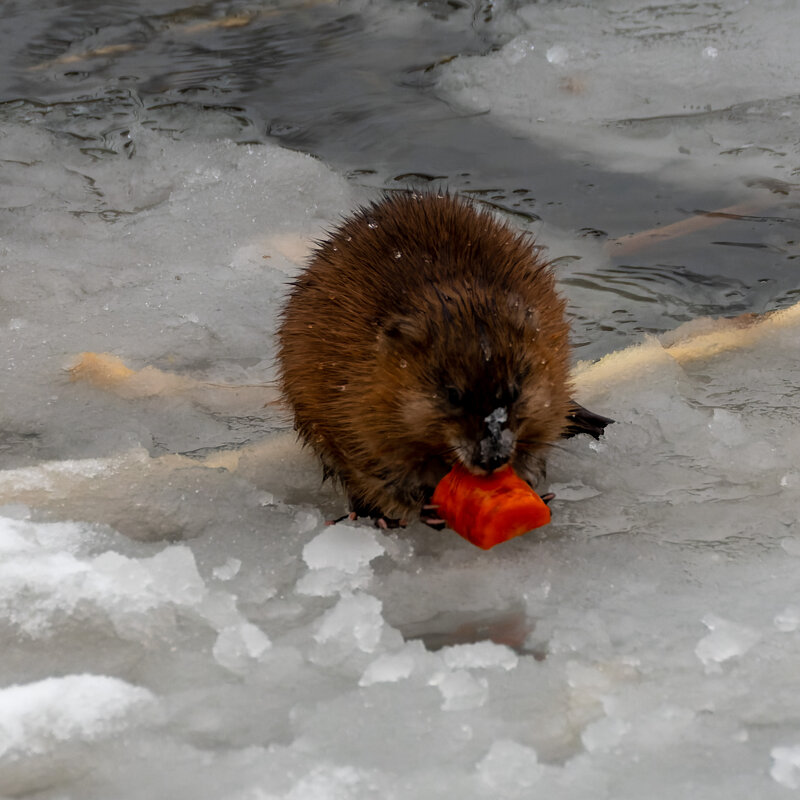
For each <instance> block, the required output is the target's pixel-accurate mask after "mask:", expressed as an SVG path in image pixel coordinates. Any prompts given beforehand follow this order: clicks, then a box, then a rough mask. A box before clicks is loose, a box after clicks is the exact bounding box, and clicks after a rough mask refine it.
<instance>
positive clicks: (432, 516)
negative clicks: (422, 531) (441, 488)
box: [419, 503, 447, 531]
mask: <svg viewBox="0 0 800 800" xmlns="http://www.w3.org/2000/svg"><path fill="white" fill-rule="evenodd" d="M438 509H439V506H438V505H436V504H435V503H426V504H425V505H424V506H422V511H421V512H420V515H419V519H420V522H424V523H425V524H426V525H427V526H428V527H429V528H433V529H434V530H435V531H441V530H444V529H445V528H446V527H447V522H445V520H443V519H442V518H441V517H440V516H439V515H438V514H437V513H436V512H437V510H438Z"/></svg>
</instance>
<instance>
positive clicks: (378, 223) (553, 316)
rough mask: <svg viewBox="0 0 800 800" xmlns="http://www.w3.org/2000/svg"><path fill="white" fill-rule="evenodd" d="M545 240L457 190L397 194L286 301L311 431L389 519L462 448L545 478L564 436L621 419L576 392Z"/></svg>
mask: <svg viewBox="0 0 800 800" xmlns="http://www.w3.org/2000/svg"><path fill="white" fill-rule="evenodd" d="M564 312H565V302H564V300H563V299H562V298H561V297H560V296H559V294H558V293H557V291H556V286H555V280H554V277H553V273H552V270H551V268H550V266H549V264H548V263H547V261H546V260H544V259H543V258H542V257H541V256H540V254H539V250H538V248H537V247H536V246H535V245H534V243H533V241H532V240H531V238H530V237H529V236H527V235H525V234H522V233H518V232H515V231H514V230H512V229H511V228H510V227H509V226H508V225H507V224H505V223H504V222H501V221H499V220H498V219H497V218H496V217H495V216H494V214H493V213H492V212H490V211H488V210H486V209H483V208H480V207H478V206H476V205H475V204H474V203H473V202H471V201H469V200H467V199H465V198H463V197H459V196H454V195H450V194H434V193H422V194H420V193H414V192H403V193H400V192H398V193H394V194H391V195H387V196H385V197H383V198H382V199H381V200H380V201H378V202H375V203H373V204H371V205H370V206H368V207H363V208H360V209H359V210H358V211H356V212H355V214H354V215H353V216H351V217H350V218H348V219H346V220H345V221H344V222H343V223H342V224H341V225H340V226H339V227H338V228H337V229H336V230H334V231H333V232H332V233H331V234H330V235H329V237H328V238H327V239H326V240H324V241H322V242H318V243H317V247H316V249H315V251H314V253H313V254H312V256H311V259H310V262H309V264H308V266H307V267H306V269H305V271H304V272H303V273H302V274H301V275H300V276H299V278H298V279H297V280H296V281H295V282H294V284H293V288H292V289H291V291H290V293H289V298H288V302H287V303H286V306H285V308H284V310H283V312H282V319H281V325H280V329H279V334H278V335H279V352H278V362H279V370H280V377H281V382H282V391H283V395H284V397H285V399H286V401H287V402H288V404H289V405H290V406H291V408H292V410H293V412H294V418H295V427H296V429H297V431H298V433H299V436H300V437H301V439H302V440H303V441H304V442H305V443H307V444H308V445H309V446H310V447H311V448H313V450H314V451H315V452H316V453H317V455H318V456H319V458H320V460H321V461H322V465H323V471H324V474H325V476H326V477H333V478H336V479H338V480H339V481H340V482H341V484H342V485H343V487H344V489H345V490H346V492H347V494H348V497H349V502H350V509H351V512H352V513H351V516H353V517H355V516H371V517H373V518H375V519H376V520H378V522H379V523H380V524H382V525H386V524H388V523H391V522H393V521H394V522H396V521H397V520H398V519H400V520H402V522H401V524H404V522H405V518H406V517H408V516H409V515H411V514H414V513H420V514H421V516H422V518H423V521H428V522H440V521H439V520H434V519H432V518H431V516H433V517H435V514H433V515H430V514H428V515H426V514H425V513H423V512H422V510H423V508H424V507H425V506H426V504H427V503H429V502H430V497H431V495H432V493H433V490H434V488H435V487H436V485H437V483H438V482H439V480H440V479H441V478H442V477H443V476H444V475H445V474H446V473H447V472H448V470H449V469H450V468H451V467H452V465H453V463H454V462H455V461H456V460H459V461H461V462H463V464H464V465H465V466H466V467H468V468H469V469H470V470H472V471H474V472H476V473H490V472H492V471H493V470H495V469H497V468H498V467H500V466H502V465H504V464H506V463H507V462H511V464H512V466H513V467H514V469H515V470H516V471H517V473H518V474H519V475H520V476H521V477H523V478H524V479H526V480H527V481H528V482H529V483H530V484H531V485H532V486H534V487H535V486H536V483H537V481H539V480H540V478H541V476H542V475H543V472H544V466H545V454H546V453H547V450H548V448H549V447H551V446H552V444H553V443H554V442H555V441H557V440H558V439H559V438H560V437H563V436H571V435H574V434H575V433H581V432H586V433H589V434H590V435H592V436H595V437H597V436H599V435H600V433H602V431H603V428H604V426H605V424H606V423H607V422H609V421H610V420H608V419H606V418H605V417H600V416H597V415H594V414H591V413H590V412H588V411H586V410H585V409H583V408H581V407H580V406H578V405H577V404H575V403H574V402H573V401H571V400H570V391H571V389H570V378H569V372H570V346H569V325H568V323H567V321H566V319H565V313H564Z"/></svg>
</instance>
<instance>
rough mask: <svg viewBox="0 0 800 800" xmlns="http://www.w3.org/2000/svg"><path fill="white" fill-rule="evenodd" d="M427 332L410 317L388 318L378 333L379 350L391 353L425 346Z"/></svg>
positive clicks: (397, 316)
mask: <svg viewBox="0 0 800 800" xmlns="http://www.w3.org/2000/svg"><path fill="white" fill-rule="evenodd" d="M424 337H425V331H424V330H421V329H420V326H419V323H418V322H416V321H415V320H413V319H411V318H410V317H405V316H402V315H399V314H398V315H395V316H392V317H387V318H386V320H385V321H384V322H383V324H382V325H381V329H380V331H379V333H378V349H379V350H382V351H385V352H390V351H392V350H397V349H398V348H402V349H407V348H409V347H418V346H420V345H422V344H424Z"/></svg>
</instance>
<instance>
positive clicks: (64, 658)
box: [0, 4, 800, 800]
mask: <svg viewBox="0 0 800 800" xmlns="http://www.w3.org/2000/svg"><path fill="white" fill-rule="evenodd" d="M536 8H538V6H537V7H536ZM542 8H545V9H548V13H556V12H558V10H559V9H561V12H559V13H567V11H568V7H565V6H563V4H549V5H547V6H543V7H542ZM615 8H619V6H618V5H617V6H615ZM737 8H738V7H737ZM564 9H566V10H564ZM784 10H786V13H790V12H791V8H788V7H787V8H786V9H784ZM584 11H585V9H584ZM520 13H523V12H520ZM524 13H525V14H533V13H534V7H531V8H529V9H528V10H527V11H524ZM708 13H709V14H710V13H711V11H710V10H709V11H708ZM738 13H742V14H745V13H747V12H746V9H744V6H743V7H742V9H739V11H738ZM665 19H666V23H665V24H667V23H670V24H671V23H672V22H674V21H675V20H674V18H671V17H669V16H667V17H666V18H665ZM726 19H727V17H726ZM743 19H746V20H749V19H750V18H749V16H748V17H745V18H743ZM634 21H635V20H634ZM723 21H724V20H723ZM753 22H754V24H756V23H758V21H757V20H755V19H754V20H753ZM648 24H650V23H648ZM777 27H780V26H777ZM788 27H789V26H787V28H788ZM757 30H758V28H757ZM709 35H710V34H709ZM776 35H782V33H781V32H780V31H778V32H777V33H776ZM704 36H705V34H704ZM698 38H702V39H703V41H702V42H698V46H699V44H702V45H703V48H705V47H710V46H715V47H717V48H718V50H719V52H720V55H719V56H718V58H722V55H721V54H722V53H723V48H722V47H721V46H720V44H721V43H719V42H717V41H716V39H714V38H713V37H712V38H710V39H708V40H707V39H706V38H703V37H700V36H699V35H698ZM666 41H670V40H669V39H668V37H667V39H666ZM681 41H683V40H681ZM673 44H674V45H675V47H676V48H677V47H678V44H676V43H675V42H673ZM558 46H559V41H558V40H555V41H554V42H553V43H552V44H548V49H547V51H546V52H549V51H550V48H554V47H558ZM560 46H562V47H563V48H565V49H566V52H567V56H568V57H567V58H566V60H564V53H563V52H562V51H561V50H558V49H556V50H554V51H553V52H552V53H551V55H552V58H551V59H550V60H549V61H548V62H547V63H548V64H550V65H551V66H552V67H553V68H556V67H558V68H561V67H564V66H567V65H569V64H570V63H571V62H570V59H572V58H573V55H572V50H571V45H570V42H569V41H566V42H564V43H563V44H562V45H560ZM598 46H599V45H598ZM681 47H682V45H681ZM538 50H539V45H538V44H537V49H536V50H534V52H538ZM701 54H702V48H701ZM506 55H507V54H506ZM523 56H524V58H523V59H521V60H520V61H521V62H524V59H525V58H527V57H528V55H527V54H523ZM500 57H504V56H503V51H500V53H499V54H498V55H496V56H489V57H487V58H486V59H485V71H486V73H485V74H486V75H488V76H490V75H491V74H492V69H493V63H494V59H497V58H500ZM701 57H702V56H701ZM676 59H677V56H676ZM476 66H477V65H476ZM753 80H755V78H754V79H753ZM754 91H755V90H754ZM496 95H499V92H497V93H496ZM759 96H761V97H764V93H763V92H761V94H760V95H759ZM772 96H773V95H770V97H772ZM731 102H732V101H731ZM20 113H21V112H17V113H15V115H14V119H13V120H12V121H10V122H8V121H7V122H6V123H5V124H4V126H3V128H2V133H0V151H1V152H2V159H3V162H2V168H3V172H2V176H3V182H4V184H3V192H2V194H0V237H1V239H0V269H2V271H1V272H0V315H1V316H0V326H2V328H3V330H4V336H3V337H2V340H0V347H2V350H3V361H2V365H3V370H4V372H3V378H2V382H0V390H1V391H2V403H1V404H0V409H1V412H0V413H2V424H0V457H2V470H1V471H0V505H1V506H2V509H0V511H2V520H0V652H2V658H0V795H5V796H11V795H13V796H18V795H24V794H28V795H33V796H36V797H41V798H53V799H54V800H55V798H64V797H80V798H87V799H88V800H92V798H98V800H100V798H107V797H110V796H113V797H119V798H152V797H161V796H170V797H178V798H184V797H185V798H190V797H191V798H209V800H210V799H211V798H214V799H215V800H217V799H218V798H230V799H231V800H264V799H266V798H269V800H272V799H273V798H283V799H289V800H306V799H307V798H318V797H319V798H337V799H338V798H348V799H349V798H353V799H356V798H358V799H360V798H398V799H400V798H409V799H410V798H442V797H464V798H497V797H502V798H506V797H507V798H514V797H519V798H528V797H531V796H532V795H535V796H542V797H553V798H558V799H559V800H569V799H570V798H576V799H578V798H580V799H581V800H583V799H584V798H598V797H607V798H614V800H626V798H641V797H648V798H675V797H684V796H686V797H693V798H700V799H701V800H706V799H707V798H720V800H721V799H722V798H726V799H727V798H743V799H744V798H753V797H758V798H772V797H775V798H781V797H785V796H787V793H790V790H791V789H796V788H797V787H798V786H800V692H798V680H797V663H798V657H800V638H798V636H799V635H800V601H799V600H798V597H797V579H796V575H797V571H798V567H799V566H800V562H798V558H800V527H799V526H798V520H797V508H798V502H799V501H800V496H799V495H800V471H798V469H797V467H796V462H797V460H798V455H799V454H800V438H799V437H798V433H797V415H798V399H797V398H798V384H800V367H798V362H797V358H796V353H797V346H798V338H800V323H798V321H797V318H796V314H795V315H794V316H790V315H787V316H786V317H785V319H784V322H783V324H781V325H777V324H776V325H773V326H771V327H765V328H764V329H763V330H762V331H761V332H760V333H759V334H757V335H753V336H751V337H749V338H746V336H745V334H743V339H742V340H741V341H739V342H738V343H735V344H737V346H735V347H731V348H730V349H727V350H725V349H718V350H715V349H714V348H711V349H709V350H708V351H706V353H705V355H702V354H699V353H698V351H696V350H695V351H693V350H692V349H691V346H689V345H687V346H686V348H684V349H681V341H682V340H681V337H680V335H673V336H671V337H665V338H663V339H662V340H661V341H660V342H659V341H656V340H649V341H647V342H646V343H645V344H644V345H643V346H642V348H641V349H640V350H638V351H633V352H630V353H629V354H628V355H627V356H625V357H623V358H620V359H619V360H616V361H614V360H609V361H607V362H605V363H604V364H601V365H600V366H599V367H597V368H595V369H591V368H586V367H584V368H581V369H580V370H579V373H578V377H577V382H578V387H579V392H578V399H579V400H580V401H581V402H583V403H585V404H586V405H587V406H588V407H589V408H591V409H592V410H595V411H597V412H601V413H606V414H609V415H611V416H613V417H615V418H616V419H617V423H616V424H615V425H614V426H612V427H610V428H609V430H608V434H607V436H606V437H605V438H604V439H603V440H602V441H601V442H599V443H594V442H592V441H591V440H586V439H577V440H570V441H569V442H567V443H566V444H565V446H564V448H563V449H560V450H558V451H557V452H556V453H555V454H554V456H553V458H552V460H551V466H550V470H549V475H548V479H549V483H550V488H552V489H553V490H554V491H556V493H557V498H556V500H555V501H553V503H552V510H553V522H552V523H551V524H550V525H549V526H547V527H546V528H543V529H541V530H539V531H537V532H536V533H535V534H531V535H529V536H526V537H521V538H519V539H515V540H512V541H510V542H508V543H505V544H503V545H501V546H499V547H497V548H495V549H494V550H491V551H488V552H484V551H480V550H478V549H477V548H474V547H472V546H471V545H470V544H468V543H467V542H466V541H464V540H463V539H461V538H460V537H459V536H457V535H455V534H453V533H451V532H447V531H445V532H442V533H434V532H432V531H431V530H429V529H427V528H423V527H421V526H418V525H414V526H412V527H410V528H409V529H408V530H407V531H391V532H379V531H377V530H374V529H372V528H370V527H369V526H367V525H362V524H355V525H353V524H341V525H339V526H335V527H330V526H326V525H325V524H324V522H325V520H326V519H327V518H330V517H332V516H335V515H337V514H338V513H340V512H341V510H342V508H341V501H340V500H339V499H337V496H336V495H335V493H334V492H333V491H332V490H331V489H330V488H329V487H322V488H321V486H320V474H319V471H318V469H317V468H316V466H315V465H314V463H313V462H312V461H311V459H310V458H309V457H308V455H307V454H305V453H302V452H300V451H298V449H297V448H296V446H295V444H294V443H293V440H292V437H291V434H290V433H289V431H288V423H287V420H286V419H285V418H284V417H283V416H282V415H281V414H280V413H279V412H278V411H277V410H276V409H275V408H274V407H273V406H271V405H268V406H266V407H265V403H267V402H268V401H269V400H270V399H271V398H272V395H271V392H270V386H269V382H270V381H271V379H272V378H273V370H272V356H273V344H272V339H271V334H272V331H273V330H274V326H275V322H276V317H275V315H276V311H277V309H278V307H279V305H280V299H281V296H282V293H283V292H284V291H285V287H286V282H287V281H288V280H289V279H290V276H291V275H293V274H294V273H295V272H296V270H297V263H298V261H299V260H302V252H303V241H304V239H305V238H306V237H308V236H317V235H319V233H320V231H321V230H322V229H324V228H325V227H327V226H329V225H330V224H331V223H332V222H333V221H335V220H336V219H337V218H338V216H339V215H340V214H342V213H345V212H346V210H347V209H348V208H350V207H352V205H353V204H354V203H356V202H358V201H360V200H362V199H364V198H365V197H366V196H367V194H366V193H365V192H364V191H363V190H361V189H358V188H355V187H354V186H353V185H352V184H350V183H348V182H346V181H345V180H344V179H343V178H342V177H341V175H340V174H338V173H337V172H336V171H335V170H332V169H330V168H329V167H326V166H325V165H324V164H323V163H321V162H319V161H317V160H314V159H312V158H310V157H307V156H303V155H300V154H297V153H292V152H288V151H285V150H281V149H280V148H278V147H277V146H275V145H268V144H258V145H255V144H254V145H234V144H232V143H231V142H230V141H229V140H228V139H227V138H226V136H227V131H228V129H227V128H226V127H225V125H226V124H227V123H225V124H220V120H219V119H218V118H217V117H216V116H215V115H214V113H213V112H210V111H209V112H205V113H197V114H195V115H189V114H188V112H186V111H183V112H175V113H176V115H177V116H176V119H177V120H178V121H179V122H180V127H181V128H183V129H184V130H188V131H190V133H187V134H184V135H182V136H173V135H170V134H169V133H167V132H158V131H153V130H150V129H149V128H148V127H146V126H142V125H138V126H137V125H136V124H135V122H136V120H135V119H133V120H131V119H127V118H126V119H125V120H124V121H125V122H126V123H129V122H133V123H134V124H132V127H131V129H130V134H129V136H130V141H131V143H132V146H131V147H128V148H125V149H122V150H121V152H122V153H123V155H114V153H113V152H110V151H109V152H100V151H99V150H98V149H96V148H95V145H96V143H97V142H96V139H92V140H91V141H89V142H88V143H87V141H86V140H85V139H78V138H77V137H75V136H73V135H66V134H63V133H51V132H48V131H47V130H46V123H47V121H48V119H47V117H46V116H45V118H44V120H42V117H41V115H40V114H37V115H34V116H33V117H32V119H31V120H30V121H29V122H28V123H27V124H25V123H24V121H23V120H21V119H20V116H19V115H20ZM52 113H53V114H58V113H63V110H62V111H60V110H58V109H54V110H53V112H52ZM181 113H183V114H186V115H187V116H183V117H181V116H180V114H181ZM625 113H632V112H629V111H626V112H625ZM42 121H43V122H44V123H45V124H42ZM737 125H738V122H737V121H736V120H735V119H734V120H733V121H732V124H731V126H730V127H729V128H727V129H726V135H727V136H729V137H730V138H732V139H736V140H737V141H739V142H740V143H741V142H745V141H747V137H745V136H742V135H741V134H740V132H739V131H740V129H739V128H738V127H737ZM52 127H54V128H56V130H58V128H59V126H58V125H55V124H54V125H53V126H52ZM83 132H84V134H86V135H89V134H90V133H92V131H91V130H88V129H84V130H83ZM215 135H216V136H220V137H221V138H220V140H219V141H217V142H214V141H209V140H210V139H213V137H214V136H215ZM590 138H591V137H590ZM592 141H594V140H593V139H592ZM597 143H598V148H600V149H602V148H601V147H600V146H601V145H602V146H605V139H604V137H603V136H600V135H598V138H597ZM128 152H129V153H131V156H130V157H129V158H127V157H125V156H124V153H128ZM790 160H791V156H790V155H787V156H786V157H785V161H780V162H777V163H779V165H782V166H783V167H784V169H783V170H782V171H781V170H779V171H781V174H783V175H784V176H785V173H786V170H787V169H788V168H789V166H788V165H789V164H790ZM754 170H755V171H756V172H757V173H759V174H761V175H762V176H764V175H770V174H772V171H771V170H770V171H769V172H768V171H767V170H766V169H765V168H764V167H763V166H762V167H754ZM727 179H728V178H727V177H726V178H725V180H727ZM583 246H585V247H586V248H587V253H588V254H591V256H592V258H595V259H598V260H600V261H601V263H603V262H602V258H603V256H602V253H601V252H600V250H599V249H592V247H591V243H589V244H588V245H587V244H585V243H584V245H583ZM587 258H588V255H587ZM665 274H666V273H665ZM592 299H596V298H594V295H592V294H591V293H589V292H587V294H586V295H583V296H576V300H575V302H576V303H577V306H576V307H577V309H578V310H579V311H580V312H581V313H585V314H587V315H591V314H593V313H595V311H594V309H593V306H592V302H591V301H592ZM617 301H618V302H619V297H618V298H617ZM630 303H631V307H632V308H634V309H636V308H637V307H636V305H635V301H633V300H631V301H630ZM693 330H694V332H695V333H696V334H698V335H700V334H703V333H708V334H712V335H713V334H715V333H719V335H720V336H722V335H723V333H724V332H723V331H718V329H717V327H716V326H714V325H713V324H704V323H699V324H695V326H694V328H693ZM684 332H686V331H685V330H684ZM689 332H691V331H689ZM631 343H632V342H631ZM607 349H610V348H607ZM84 351H98V352H107V353H111V354H114V355H116V356H119V357H121V358H122V359H123V361H124V364H126V365H127V366H128V367H130V368H131V369H134V370H146V368H148V367H156V368H158V369H159V370H162V372H155V371H153V372H146V371H144V372H138V373H136V376H138V377H137V378H136V379H135V380H134V379H133V378H130V379H124V380H121V381H117V382H115V381H114V380H111V379H107V380H106V382H105V384H103V385H97V383H92V382H91V381H90V380H83V379H82V380H78V381H72V380H70V373H69V372H68V371H67V368H68V367H70V366H71V365H74V364H75V363H76V360H77V358H78V354H80V353H82V352H84ZM81 374H83V373H81ZM114 374H117V375H120V374H121V375H123V378H124V377H125V373H114ZM165 375H168V376H172V377H170V378H165V377H164V376H165ZM228 384H230V385H235V386H239V387H243V388H239V389H226V388H225V386H226V385H228Z"/></svg>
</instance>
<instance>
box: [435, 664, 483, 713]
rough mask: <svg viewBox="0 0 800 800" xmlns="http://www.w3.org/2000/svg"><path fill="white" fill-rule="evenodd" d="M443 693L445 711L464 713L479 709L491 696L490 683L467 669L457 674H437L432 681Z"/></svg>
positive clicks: (456, 672)
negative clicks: (467, 710) (471, 709)
mask: <svg viewBox="0 0 800 800" xmlns="http://www.w3.org/2000/svg"><path fill="white" fill-rule="evenodd" d="M429 683H430V685H431V686H436V687H437V688H438V689H439V691H440V692H441V693H442V709H443V710H444V711H464V710H466V709H470V708H479V707H480V706H482V705H483V704H484V703H485V702H486V699H487V698H488V696H489V681H487V680H486V678H483V677H480V678H476V677H475V676H474V675H471V674H470V673H469V672H467V670H465V669H459V670H456V671H455V672H437V673H435V674H434V675H433V676H432V677H431V679H430V681H429Z"/></svg>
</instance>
